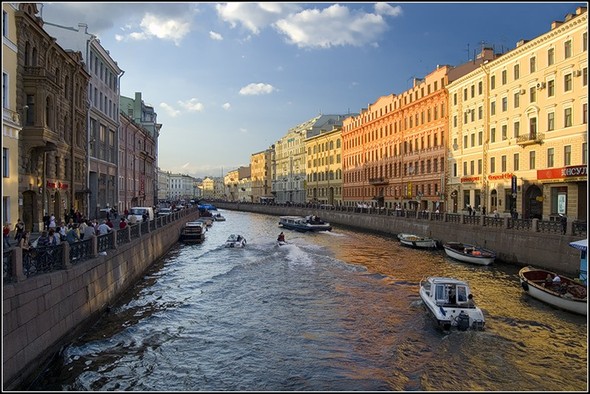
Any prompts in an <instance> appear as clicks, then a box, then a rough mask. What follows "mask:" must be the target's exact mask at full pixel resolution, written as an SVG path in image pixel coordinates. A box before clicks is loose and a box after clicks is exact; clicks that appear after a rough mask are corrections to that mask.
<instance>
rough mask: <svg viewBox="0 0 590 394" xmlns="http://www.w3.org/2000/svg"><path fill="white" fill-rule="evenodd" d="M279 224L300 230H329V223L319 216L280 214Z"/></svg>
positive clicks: (330, 228) (330, 227)
mask: <svg viewBox="0 0 590 394" xmlns="http://www.w3.org/2000/svg"><path fill="white" fill-rule="evenodd" d="M279 226H281V227H284V228H287V229H290V230H296V231H300V232H307V231H330V230H332V226H331V225H330V223H328V222H325V221H323V220H322V219H320V217H319V216H315V215H309V216H305V217H303V216H281V217H280V218H279Z"/></svg>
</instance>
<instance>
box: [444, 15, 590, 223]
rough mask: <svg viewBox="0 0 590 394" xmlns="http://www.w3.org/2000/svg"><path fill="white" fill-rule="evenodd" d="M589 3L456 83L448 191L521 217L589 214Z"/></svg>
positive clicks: (460, 200)
mask: <svg viewBox="0 0 590 394" xmlns="http://www.w3.org/2000/svg"><path fill="white" fill-rule="evenodd" d="M587 24H588V21H587V13H586V8H584V7H579V8H577V10H576V12H575V14H568V15H566V17H565V19H564V21H556V22H553V24H552V25H551V29H550V30H549V31H548V32H547V33H545V34H543V35H541V36H539V37H537V38H535V39H533V40H530V41H521V42H519V43H517V47H516V48H515V49H514V50H512V51H510V52H507V53H505V54H503V55H502V56H500V57H498V58H496V59H495V60H492V61H489V62H487V63H485V64H483V65H482V66H481V68H480V69H478V70H475V71H473V72H471V73H469V74H467V75H465V76H464V77H462V78H460V79H458V80H457V81H454V82H453V83H451V84H449V86H448V89H449V100H450V102H449V108H450V116H449V133H450V134H449V152H450V153H449V164H448V166H449V172H450V174H449V180H448V187H449V195H450V198H451V201H452V208H453V209H452V210H453V211H457V210H463V209H465V208H466V206H467V205H470V206H472V207H475V208H476V209H482V210H483V209H484V207H485V210H486V213H492V212H495V211H496V212H498V213H501V214H510V213H513V212H516V213H517V214H518V215H519V217H522V218H526V219H528V218H539V219H546V220H547V219H553V218H556V217H557V216H558V215H559V214H564V215H566V216H568V218H571V219H585V218H586V215H587V209H586V205H587V157H588V148H587V139H588V137H587V132H588V130H587V119H588V115H587V107H588V95H587V90H588V82H587V81H588V77H587V75H588V56H587V53H588V52H587Z"/></svg>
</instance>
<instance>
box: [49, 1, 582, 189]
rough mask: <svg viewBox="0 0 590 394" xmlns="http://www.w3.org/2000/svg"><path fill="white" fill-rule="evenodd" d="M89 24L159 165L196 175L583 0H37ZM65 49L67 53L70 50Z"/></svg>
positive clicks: (57, 19) (530, 29) (222, 169)
mask: <svg viewBox="0 0 590 394" xmlns="http://www.w3.org/2000/svg"><path fill="white" fill-rule="evenodd" d="M38 4H40V7H39V8H40V10H41V16H42V18H43V20H44V21H46V22H51V23H55V24H59V25H62V26H68V27H76V28H77V27H78V23H86V24H87V25H88V32H89V33H91V34H94V35H96V36H98V38H99V39H100V43H101V45H102V46H103V48H105V49H106V50H108V51H109V53H110V56H111V57H112V58H113V60H115V61H116V62H117V64H118V65H119V67H120V68H121V69H122V70H124V74H123V76H122V78H121V95H123V96H126V97H132V98H133V97H135V92H141V93H142V98H143V101H144V102H145V103H146V104H147V105H150V106H153V107H154V109H155V111H156V113H157V115H158V123H160V124H162V128H161V130H160V137H159V139H158V144H159V150H158V156H159V157H158V165H159V167H160V169H161V170H163V171H170V172H172V173H182V174H188V175H190V176H194V177H200V178H204V177H206V176H215V177H217V176H222V175H225V174H227V172H228V171H231V170H235V169H237V168H238V167H240V166H248V165H249V164H250V157H251V155H252V154H254V153H258V152H261V151H264V150H265V149H267V148H269V147H270V146H272V145H273V144H274V143H275V142H277V141H278V140H279V139H281V138H282V137H283V136H284V135H285V134H287V132H288V130H289V129H291V128H293V127H296V126H297V125H299V124H301V123H303V122H305V121H307V120H309V119H311V118H313V117H315V116H317V115H319V114H348V113H360V112H361V111H362V109H363V108H367V106H368V105H369V104H371V103H374V102H375V101H377V99H378V98H379V97H382V96H387V95H390V94H400V93H403V92H404V91H406V90H408V89H409V88H411V87H412V80H413V78H421V77H424V76H426V75H427V74H429V73H430V72H432V71H433V70H435V69H436V67H437V65H445V64H446V65H450V66H458V65H460V64H463V63H465V62H467V61H469V60H470V59H473V57H474V53H478V52H479V50H480V49H481V47H482V45H485V46H486V47H493V48H494V49H495V50H496V52H500V53H505V52H508V51H510V50H512V49H514V48H515V46H516V43H517V42H518V41H519V40H521V39H525V40H530V39H533V38H535V37H537V36H539V35H542V34H544V33H546V32H548V31H549V30H550V27H551V22H552V21H555V20H563V19H564V17H565V15H566V14H568V13H575V10H576V7H577V6H580V5H583V6H586V3H582V2H563V1H561V2H536V3H532V2H489V3H485V2H473V3H468V2H448V3H444V2H436V3H434V2H401V3H370V2H357V3H352V2H350V3H349V2H343V3H327V2H316V3H294V2H283V3H267V2H264V3H252V2H249V3H237V2H229V3H215V2H166V3H163V2H133V3H124V2H96V3H93V2H84V3H82V2H63V3H38ZM66 49H67V48H66Z"/></svg>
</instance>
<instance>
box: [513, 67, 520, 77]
mask: <svg viewBox="0 0 590 394" xmlns="http://www.w3.org/2000/svg"><path fill="white" fill-rule="evenodd" d="M518 78H520V66H519V65H518V64H515V65H514V79H515V80H516V79H518Z"/></svg>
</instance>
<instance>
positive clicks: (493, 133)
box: [490, 127, 496, 142]
mask: <svg viewBox="0 0 590 394" xmlns="http://www.w3.org/2000/svg"><path fill="white" fill-rule="evenodd" d="M490 142H496V128H495V127H492V128H491V129H490Z"/></svg>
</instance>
